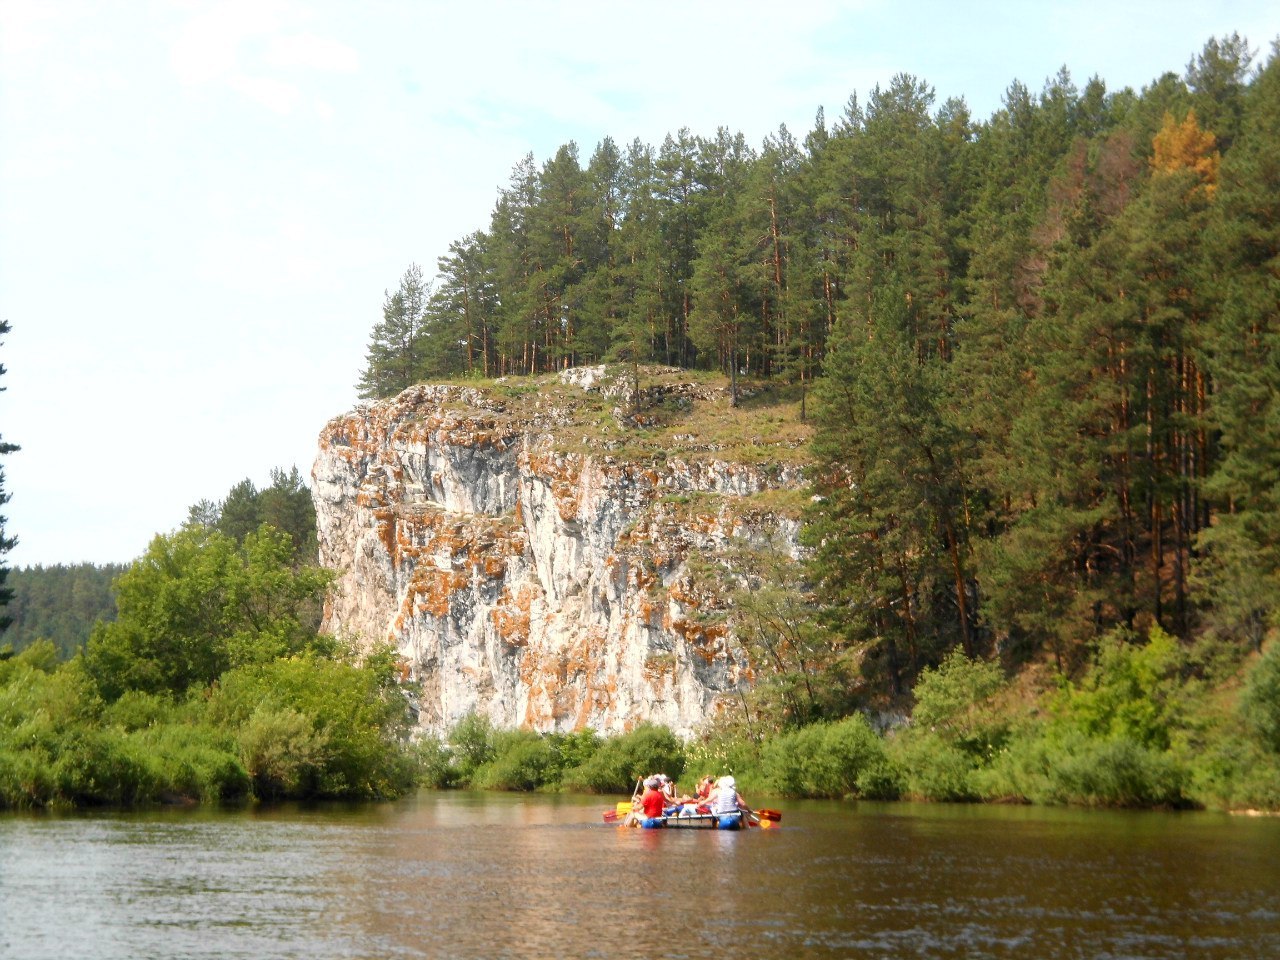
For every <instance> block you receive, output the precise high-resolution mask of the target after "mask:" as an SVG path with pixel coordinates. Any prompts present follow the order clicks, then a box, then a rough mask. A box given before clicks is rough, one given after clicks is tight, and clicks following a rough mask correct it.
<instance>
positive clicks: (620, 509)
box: [312, 367, 802, 734]
mask: <svg viewBox="0 0 1280 960" xmlns="http://www.w3.org/2000/svg"><path fill="white" fill-rule="evenodd" d="M655 377H656V379H659V380H661V381H662V382H661V384H660V385H658V386H654V387H651V388H650V389H649V390H648V391H647V393H646V405H647V406H648V407H649V408H650V409H664V410H668V411H671V410H674V411H677V412H678V411H682V410H683V411H689V410H692V409H693V408H694V407H695V406H706V407H713V406H715V405H720V406H722V407H723V406H726V405H727V401H726V398H725V396H724V392H723V390H721V389H719V388H713V387H707V386H701V385H698V384H695V383H691V382H687V381H684V382H682V381H681V380H680V379H679V378H678V377H677V376H675V372H674V371H659V372H658V374H657V375H655ZM651 379H653V378H651ZM625 392H626V387H625V384H624V382H623V381H622V380H621V379H620V378H615V377H613V376H612V371H611V370H606V369H605V368H601V367H592V368H579V369H575V370H569V371H565V373H563V374H561V375H560V376H559V377H550V378H544V379H543V380H542V381H541V382H540V383H538V384H533V385H514V384H513V385H510V386H507V385H502V384H499V386H497V387H494V388H490V389H486V390H481V389H475V388H470V387H460V386H443V385H424V386H418V387H413V388H410V389H409V390H406V391H404V392H403V393H401V394H400V395H399V396H397V397H395V398H393V399H390V400H385V401H381V402H379V403H375V404H372V405H369V406H367V407H361V408H358V409H357V410H355V411H354V412H352V413H349V414H347V415H345V416H341V417H338V418H336V419H334V420H332V421H330V423H329V424H328V425H327V426H326V427H325V428H324V430H323V432H322V433H321V436H320V451H319V454H318V456H317V458H316V461H315V466H314V468H313V471H312V479H313V487H312V490H313V496H314V499H315V505H316V519H317V526H318V533H319V541H320V560H321V563H323V564H324V565H326V566H329V567H332V568H334V569H335V570H337V571H338V573H339V580H338V583H337V587H336V590H335V591H334V598H333V599H332V600H331V601H330V603H329V604H328V607H327V609H326V617H325V620H326V628H327V629H329V630H331V631H333V632H335V633H343V634H349V635H352V636H354V637H356V638H358V639H359V640H360V641H361V642H363V643H366V644H372V643H375V642H379V641H383V640H390V641H391V642H392V643H394V644H395V646H396V647H397V649H398V650H399V652H400V654H401V656H402V657H403V659H404V661H405V662H406V663H407V664H408V666H409V669H410V670H411V672H412V677H413V679H414V680H415V681H416V682H417V684H418V687H419V689H420V696H419V702H418V707H419V721H420V724H421V725H422V726H423V727H424V728H426V729H432V730H442V729H445V728H447V727H448V726H450V725H451V724H452V723H454V722H456V721H457V720H458V719H459V718H460V717H462V716H463V715H465V714H466V713H467V712H469V711H471V710H475V711H476V712H478V713H480V714H482V715H485V716H488V717H489V718H490V719H491V720H492V721H493V723H494V724H495V725H497V726H500V727H516V726H522V727H526V728H529V729H533V730H538V731H551V730H557V731H565V730H576V729H582V728H584V727H590V728H593V729H595V730H598V731H601V732H607V733H613V732H620V731H623V730H626V729H630V728H631V727H633V726H635V725H636V724H637V723H640V722H642V721H646V720H648V721H654V722H658V723H664V724H667V725H668V726H670V727H671V728H672V729H674V730H676V731H677V732H680V733H683V734H688V733H690V732H691V731H692V730H693V729H694V728H695V727H696V726H697V725H698V724H699V723H700V722H701V721H702V720H703V719H704V718H705V717H706V716H707V715H708V714H709V713H710V712H711V711H713V710H714V709H717V705H718V704H721V703H722V702H723V700H724V698H726V697H728V696H730V695H732V694H733V693H734V692H735V691H736V690H738V689H739V687H740V686H741V685H743V684H749V683H750V682H751V679H752V668H751V664H750V663H749V662H748V661H747V660H746V659H745V658H744V656H743V655H742V653H741V651H739V650H738V649H737V647H736V645H735V643H734V641H733V637H732V635H731V634H730V633H729V631H728V629H727V628H726V627H725V625H724V618H723V616H719V617H715V616H710V617H709V616H706V614H707V612H708V610H709V609H716V608H722V607H723V604H724V603H725V597H726V596H727V589H728V586H729V585H728V584H723V583H719V584H714V583H713V584H708V583H707V582H706V576H705V575H703V576H702V577H701V578H699V577H695V576H693V575H692V574H691V572H690V564H689V559H690V557H691V556H692V557H697V558H699V559H701V560H707V559H714V558H715V557H716V556H718V555H724V554H725V553H726V551H727V550H728V548H729V547H730V545H731V544H736V543H738V542H740V541H741V540H743V539H745V540H748V541H756V542H765V541H778V540H779V539H781V542H783V543H784V544H785V548H786V549H787V550H788V551H791V552H794V551H795V550H797V549H798V548H797V547H796V546H795V543H796V533H797V526H798V525H797V522H796V521H795V519H794V518H793V517H791V516H788V515H787V513H786V512H785V511H778V510H775V509H770V508H768V507H767V506H765V503H766V502H767V501H768V496H767V493H768V491H770V490H771V489H778V488H784V489H791V490H797V489H799V487H800V485H801V483H802V464H801V463H799V462H798V461H797V460H796V457H795V456H794V455H792V456H785V457H779V458H776V459H773V460H767V459H766V460H763V461H761V462H754V463H753V462H744V459H743V458H741V457H736V458H730V457H725V456H722V455H721V451H718V450H717V449H716V447H715V444H713V443H708V442H704V441H702V440H700V439H699V438H698V437H696V436H695V435H693V434H683V435H682V434H674V433H671V432H670V431H668V432H667V433H666V434H661V433H659V434H656V435H655V436H654V437H651V438H650V444H649V447H647V448H646V447H645V446H644V445H643V444H641V445H640V446H637V445H636V443H635V442H634V438H635V437H636V436H637V435H638V434H643V433H644V431H645V429H646V424H649V422H650V420H653V419H654V418H652V417H650V418H646V416H644V415H641V416H638V417H630V416H628V415H626V414H625V413H624V412H623V409H624V408H625V407H626V406H627V404H626V401H625V399H624V397H625ZM759 442H761V443H765V441H763V440H760V441H759ZM766 446H767V444H766ZM793 453H794V451H793ZM699 569H700V570H704V571H705V570H706V569H707V565H706V564H705V563H703V564H702V565H701V566H700V567H699Z"/></svg>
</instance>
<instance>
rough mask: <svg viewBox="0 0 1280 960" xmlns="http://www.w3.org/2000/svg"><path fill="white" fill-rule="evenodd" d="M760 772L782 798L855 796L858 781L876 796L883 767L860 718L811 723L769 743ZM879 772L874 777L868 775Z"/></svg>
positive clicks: (876, 740)
mask: <svg viewBox="0 0 1280 960" xmlns="http://www.w3.org/2000/svg"><path fill="white" fill-rule="evenodd" d="M763 766H764V773H765V776H766V778H767V780H768V781H769V783H770V784H771V785H772V786H773V787H774V789H775V790H777V791H778V792H779V793H781V794H782V795H783V796H787V797H845V796H859V795H861V793H862V790H861V788H860V787H859V778H864V779H865V783H866V784H867V785H868V786H872V785H873V784H874V785H875V786H874V787H873V789H875V790H876V791H877V792H880V791H883V790H884V789H886V786H885V784H884V783H882V780H883V776H884V771H885V769H886V768H887V758H886V756H885V751H884V744H883V742H882V741H881V739H880V737H879V736H877V735H876V733H875V731H874V730H872V729H871V726H870V724H868V723H867V721H866V718H865V717H863V716H862V715H861V714H855V715H854V716H852V717H846V718H845V719H844V720H840V721H839V722H837V723H815V724H811V725H809V726H807V727H802V728H800V729H799V730H795V731H792V732H790V733H784V734H782V735H780V736H778V737H775V738H774V739H773V740H772V741H770V742H769V743H768V744H767V745H766V746H765V749H764V756H763ZM873 769H875V770H879V771H880V772H879V773H877V774H876V776H875V777H873V776H872V775H871V771H872V770H873Z"/></svg>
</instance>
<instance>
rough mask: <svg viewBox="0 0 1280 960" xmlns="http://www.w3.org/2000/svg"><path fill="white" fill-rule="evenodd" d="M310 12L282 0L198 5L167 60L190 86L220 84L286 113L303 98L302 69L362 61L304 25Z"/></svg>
mask: <svg viewBox="0 0 1280 960" xmlns="http://www.w3.org/2000/svg"><path fill="white" fill-rule="evenodd" d="M310 18H311V12H310V11H309V10H308V9H307V8H305V7H302V6H299V5H297V4H294V3H289V2H282V0H270V2H263V0H247V2H244V0H235V2H224V3H216V4H213V5H212V6H200V7H197V8H196V12H195V13H194V15H192V16H191V17H190V18H189V19H188V20H187V21H186V23H185V24H184V25H183V26H182V28H181V29H180V30H179V32H178V35H177V37H176V38H175V39H174V40H173V42H172V43H171V45H170V48H169V62H170V65H171V66H172V68H173V71H174V74H175V75H176V76H177V77H178V80H179V81H180V82H181V83H183V84H184V85H187V86H204V85H211V86H220V87H223V88H226V89H229V90H232V91H234V92H236V93H239V94H241V95H242V96H244V97H246V98H247V99H249V100H250V101H252V102H254V103H257V104H259V105H260V106H263V107H266V108H267V109H268V110H271V111H272V112H274V113H278V114H288V113H291V112H292V111H293V110H294V108H295V107H296V106H297V105H298V103H300V102H301V101H302V99H303V95H302V87H301V81H300V79H299V78H298V74H299V73H300V72H313V73H314V72H322V73H345V74H349V73H354V72H356V71H357V70H358V69H359V66H360V57H359V55H358V54H357V53H356V51H355V50H354V49H353V48H351V47H350V46H348V45H346V44H345V43H342V42H340V41H338V40H334V39H332V38H329V37H324V36H320V35H319V34H316V33H312V32H309V31H305V30H299V29H298V28H299V27H300V26H301V25H302V24H303V23H305V22H306V21H307V20H309V19H310ZM317 113H318V114H319V115H320V116H322V117H323V115H324V113H325V110H324V109H319V110H317Z"/></svg>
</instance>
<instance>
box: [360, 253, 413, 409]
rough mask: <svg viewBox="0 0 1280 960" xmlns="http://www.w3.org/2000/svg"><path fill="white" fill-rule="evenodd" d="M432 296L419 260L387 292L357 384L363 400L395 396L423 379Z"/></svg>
mask: <svg viewBox="0 0 1280 960" xmlns="http://www.w3.org/2000/svg"><path fill="white" fill-rule="evenodd" d="M430 295H431V290H430V287H429V286H428V285H427V284H425V283H424V282H423V280H422V268H421V267H419V266H418V265H417V264H416V263H415V264H410V265H409V268H408V269H407V270H406V271H405V272H404V276H403V277H401V278H400V286H399V288H398V289H397V290H396V291H395V292H394V293H391V292H389V291H388V292H386V293H385V300H384V301H383V305H382V321H381V322H380V323H378V324H375V325H374V328H373V334H372V336H371V337H370V340H369V348H368V353H367V355H366V358H365V369H364V371H363V372H362V373H361V374H360V382H359V383H358V384H357V389H358V390H359V395H360V397H362V398H363V399H366V400H377V399H381V398H382V397H390V396H394V395H395V394H397V393H399V392H400V391H401V390H404V389H405V388H406V387H410V386H412V385H413V384H415V383H417V382H418V381H419V380H420V379H421V377H422V367H423V342H422V335H423V325H424V319H425V317H426V308H427V299H428V298H429V297H430Z"/></svg>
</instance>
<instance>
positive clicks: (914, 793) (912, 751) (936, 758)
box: [888, 731, 979, 802]
mask: <svg viewBox="0 0 1280 960" xmlns="http://www.w3.org/2000/svg"><path fill="white" fill-rule="evenodd" d="M888 751H889V757H890V759H891V760H892V763H893V766H894V767H895V768H896V769H897V770H898V771H900V778H901V780H900V784H901V792H902V793H903V794H905V795H906V796H908V797H911V798H913V799H917V800H942V801H953V802H967V801H971V800H976V799H978V796H979V788H978V780H977V778H976V776H975V773H976V766H975V760H974V757H973V755H972V754H971V753H969V752H968V751H967V750H964V749H963V748H961V747H959V746H957V745H956V744H955V743H953V742H951V741H949V740H947V739H945V738H943V737H941V736H939V735H938V734H936V733H933V732H931V731H924V732H921V731H903V732H902V733H900V734H899V735H897V736H895V737H892V738H891V739H890V740H889V743H888Z"/></svg>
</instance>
